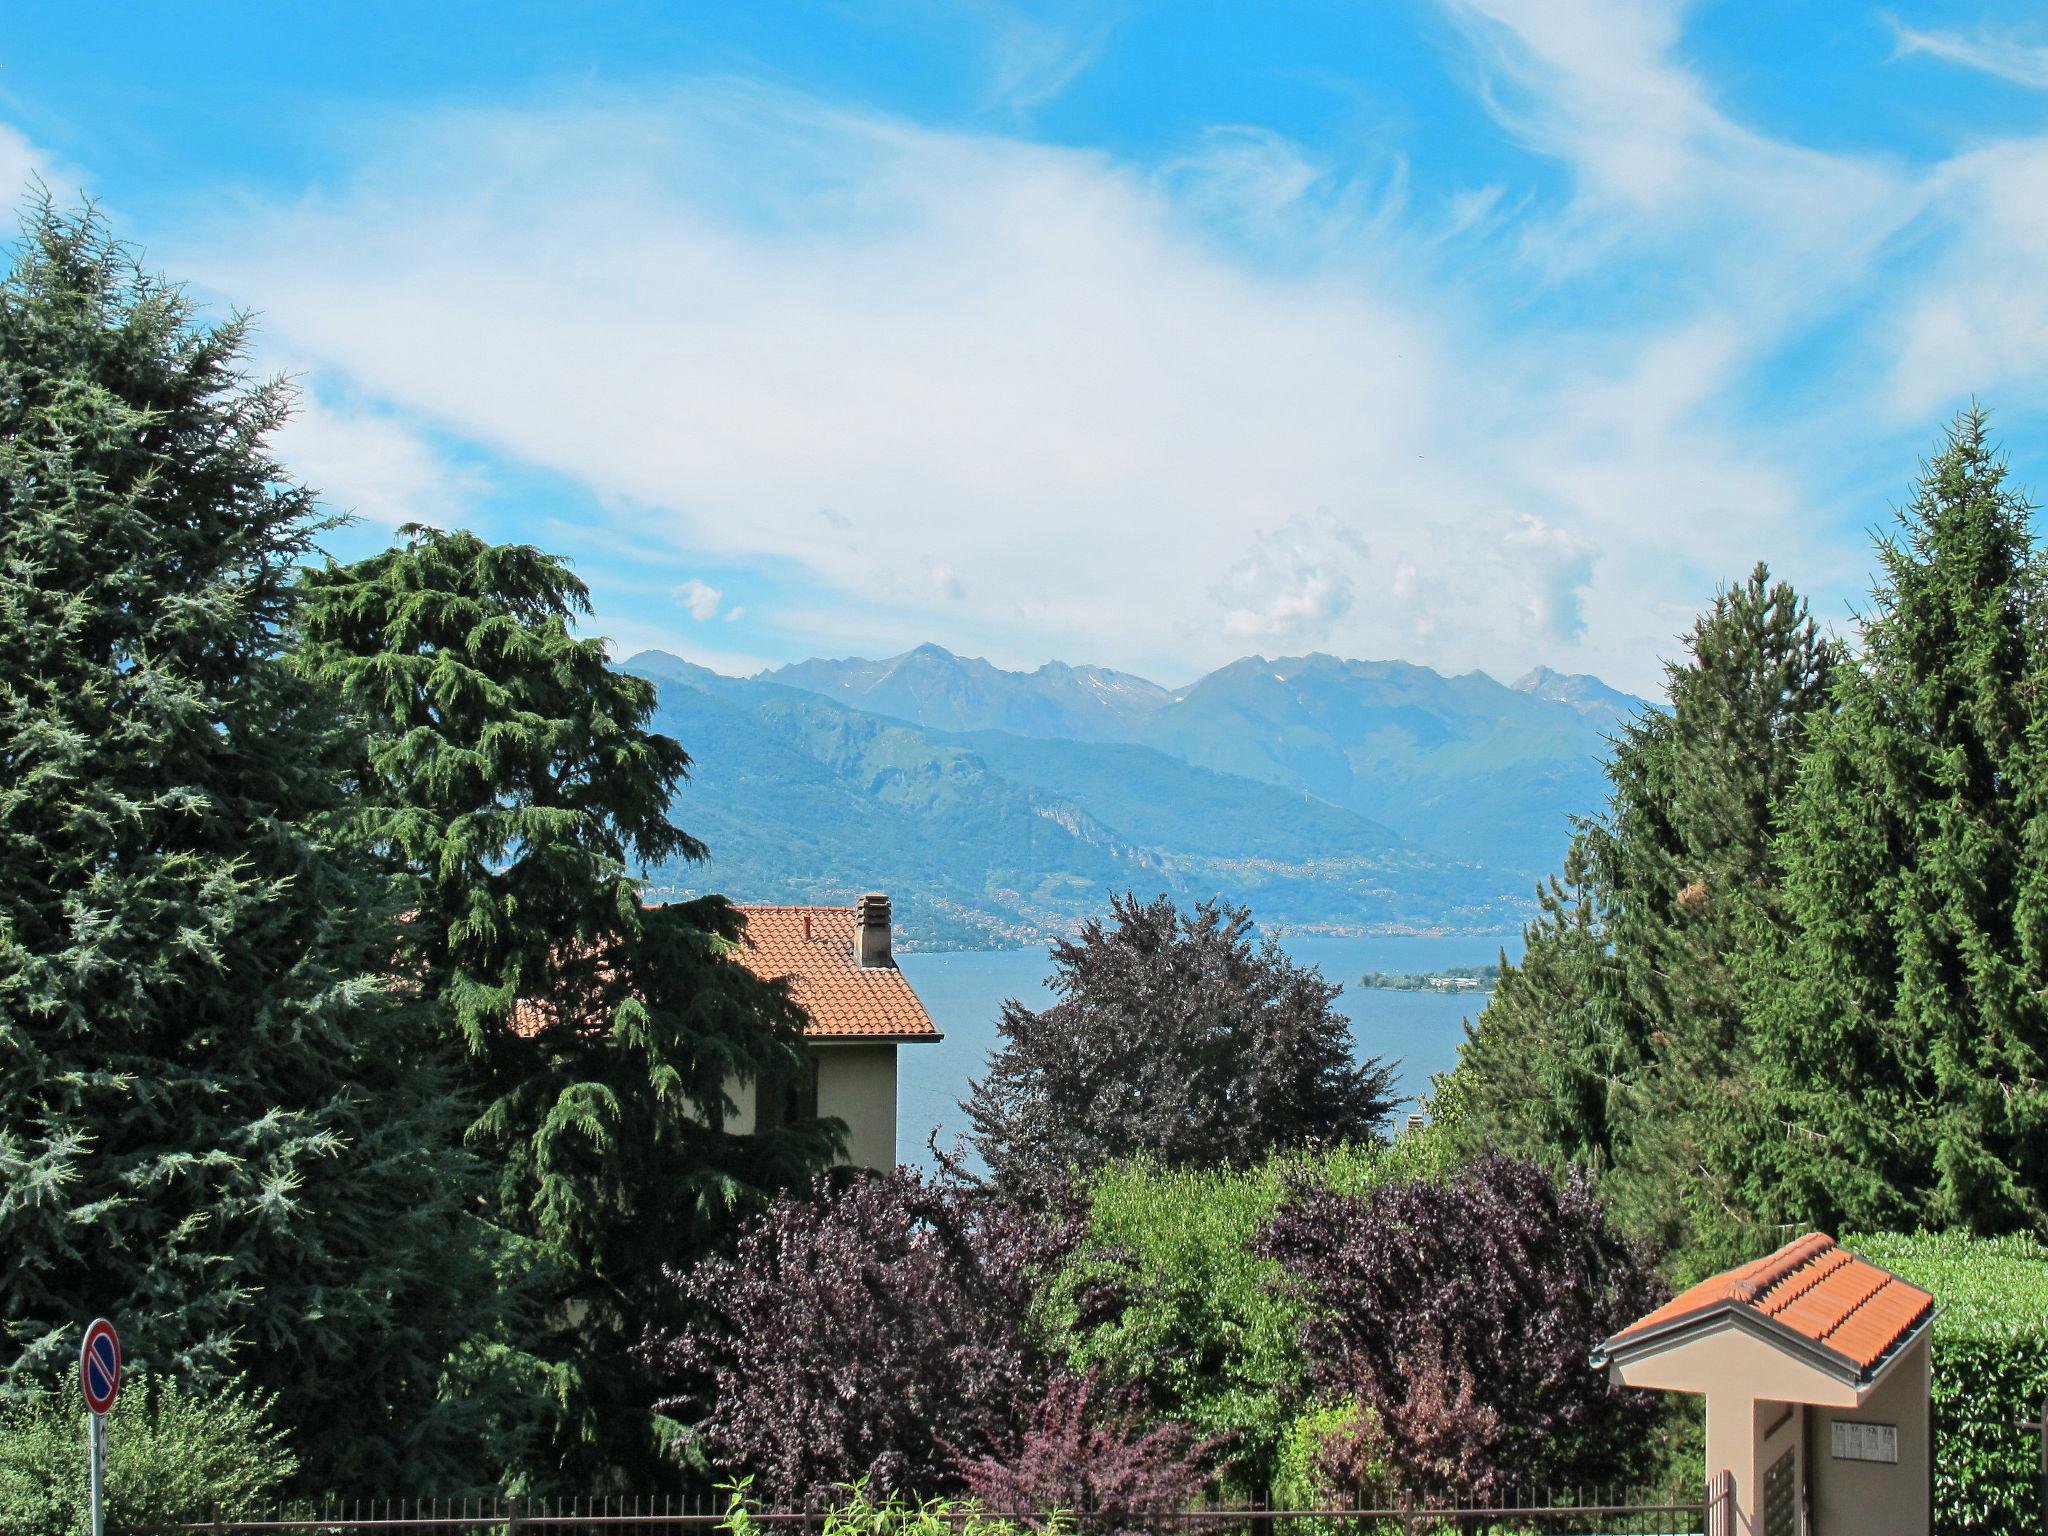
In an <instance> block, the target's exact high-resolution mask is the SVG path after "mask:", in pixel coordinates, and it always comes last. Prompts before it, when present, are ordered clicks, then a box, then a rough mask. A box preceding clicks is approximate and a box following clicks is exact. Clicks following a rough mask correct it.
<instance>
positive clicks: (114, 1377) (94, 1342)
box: [78, 1317, 121, 1413]
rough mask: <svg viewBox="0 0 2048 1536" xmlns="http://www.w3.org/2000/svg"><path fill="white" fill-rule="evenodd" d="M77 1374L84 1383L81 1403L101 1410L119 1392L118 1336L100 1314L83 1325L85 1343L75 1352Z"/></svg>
mask: <svg viewBox="0 0 2048 1536" xmlns="http://www.w3.org/2000/svg"><path fill="white" fill-rule="evenodd" d="M78 1375H79V1379H80V1380H81V1381H83V1382H84V1384H85V1406H86V1407H88V1408H90V1409H91V1410H92V1411H93V1412H94V1413H105V1412H106V1411H107V1410H108V1409H109V1408H111V1407H113V1406H114V1399H115V1398H116V1397H118V1396H119V1395H120V1392H121V1336H120V1335H119V1334H117V1333H115V1332H114V1325H113V1324H112V1323H110V1322H108V1321H107V1320H106V1319H105V1318H104V1317H96V1318H94V1319H93V1320H92V1321H91V1322H89V1323H87V1324H86V1325H85V1343H84V1344H83V1345H81V1346H80V1347H79V1351H78Z"/></svg>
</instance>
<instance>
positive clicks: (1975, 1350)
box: [1843, 1232, 2048, 1536]
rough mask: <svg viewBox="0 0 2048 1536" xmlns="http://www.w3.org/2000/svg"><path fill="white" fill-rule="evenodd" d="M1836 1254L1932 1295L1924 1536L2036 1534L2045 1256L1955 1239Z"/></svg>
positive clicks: (2017, 1245)
mask: <svg viewBox="0 0 2048 1536" xmlns="http://www.w3.org/2000/svg"><path fill="white" fill-rule="evenodd" d="M1843 1243H1844V1245H1845V1246H1847V1247H1849V1248H1850V1249H1852V1250H1854V1251H1855V1252H1857V1253H1860V1254H1862V1255H1863V1256H1864V1257H1865V1258H1867V1259H1869V1260H1870V1261H1871V1262H1872V1263H1873V1264H1880V1265H1882V1266H1884V1268H1886V1269H1889V1270H1891V1271H1892V1272H1893V1273H1894V1274H1897V1275H1899V1276H1901V1277H1902V1278H1904V1279H1907V1280H1910V1281H1912V1282H1913V1283H1914V1284H1915V1285H1917V1286H1920V1287H1922V1288H1923V1289H1925V1290H1928V1291H1931V1292H1932V1293H1933V1294H1934V1301H1935V1305H1936V1306H1938V1307H1939V1308H1940V1309H1941V1311H1940V1313H1939V1314H1938V1315H1937V1317H1936V1318H1935V1322H1934V1344H1933V1350H1934V1354H1933V1375H1934V1383H1933V1386H1934V1437H1935V1439H1934V1443H1935V1457H1934V1529H1935V1532H1936V1536H1965V1533H1968V1536H2033V1533H2035V1532H2038V1531H2039V1530H2040V1529H2041V1498H2042V1488H2041V1440H2040V1435H2039V1432H2038V1431H2030V1430H2028V1429H2026V1428H2023V1427H2022V1426H2023V1425H2024V1424H2025V1423H2026V1422H2028V1421H2032V1422H2033V1423H2036V1424H2038V1423H2039V1422H2040V1418H2041V1413H2042V1411H2043V1408H2044V1407H2048V1402H2044V1399H2048V1248H2044V1247H2042V1246H2041V1244H2039V1243H2037V1242H2035V1241H2034V1240H2033V1239H2031V1238H2027V1237H2021V1236H2010V1237H2000V1238H1973V1237H1969V1236H1967V1235H1965V1234H1963V1233H1960V1232H1944V1233H1928V1234H1922V1235H1919V1236H1912V1237H1902V1236H1899V1235H1897V1234H1895V1233H1880V1234H1878V1235H1877V1236H1874V1237H1849V1238H1844V1239H1843Z"/></svg>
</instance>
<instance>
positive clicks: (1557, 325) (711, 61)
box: [0, 0, 2048, 690]
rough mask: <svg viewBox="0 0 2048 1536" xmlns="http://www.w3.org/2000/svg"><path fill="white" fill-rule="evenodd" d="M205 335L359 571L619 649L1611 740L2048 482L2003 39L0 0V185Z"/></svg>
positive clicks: (1247, 8) (1655, 15)
mask: <svg viewBox="0 0 2048 1536" xmlns="http://www.w3.org/2000/svg"><path fill="white" fill-rule="evenodd" d="M31 174H40V175H41V176H42V177H43V178H44V179H45V180H46V181H48V182H49V183H50V184H51V185H52V186H53V187H54V188H56V189H58V191H59V193H60V195H64V196H71V195H76V194H79V193H85V194H89V195H91V196H93V197H95V198H97V199H98V200H99V201H100V202H101V204H102V205H103V207H104V208H105V210H106V211H107V213H108V215H109V216H110V218H111V219H112V221H113V222H114V224H115V225H116V226H117V228H118V229H119V230H120V231H121V232H122V233H123V234H124V235H125V236H126V237H128V238H129V239H131V240H132V241H134V242H135V243H136V244H138V245H139V246H141V247H142V248H143V249H144V251H145V252H146V255H147V258H148V260H149V261H150V263H151V264H152V265H154V266H156V267H158V268H160V269H162V270H165V271H167V272H169V273H170V274H172V275H173V276H176V277H179V278H182V279H184V280H187V281H188V282H190V283H191V284H192V285H193V287H194V288H195V290H196V291H197V292H198V293H200V294H201V295H203V296H204V297H205V298H206V299H207V300H208V301H209V302H210V303H212V304H214V305H216V306H218V307H219V308H221V309H223V310H225V309H226V308H228V307H230V306H240V307H245V308H249V309H253V310H255V311H257V312H258V313H259V314H260V317H261V327H262V330H261V340H260V347H261V358H260V361H261V364H262V366H264V367H266V368H275V369H281V370H285V371H288V372H290V373H292V374H293V375H295V376H296V377H297V378H298V379H299V380H300V381H301V383H302V386H303V389H304V401H303V406H302V410H301V413H300V416H299V418H298V420H297V421H296V422H295V423H294V424H293V425H292V426H291V427H290V428H289V429H288V430H287V433H286V435H285V438H284V440H283V443H282V448H283V451H284V452H285V454H286V456H287V457H288V459H289V461H290V462H291V463H292V465H293V466H294V468H295V470H297V471H298V472H299V473H300V474H301V475H302V476H303V477H304V478H305V479H306V480H308V481H309V482H310V483H312V484H315V485H317V486H319V487H320V488H321V489H322V490H323V492H324V494H325V495H326V497H327V498H328V500H329V502H330V503H331V504H332V505H333V506H335V507H336V508H339V509H348V510H353V511H354V512H356V513H357V514H358V515H359V517H360V518H361V519H362V521H361V523H360V524H359V525H358V526H357V527H356V528H354V529H352V530H350V531H349V532H347V533H345V534H343V535H341V536H340V537H339V538H338V539H337V541H336V545H335V547H336V551H337V552H338V553H340V554H343V555H351V554H355V553H358V552H361V551H365V550H368V549H370V548H374V547H377V546H378V545H380V544H381V543H382V542H384V541H385V540H386V539H388V537H389V532H390V529H391V528H392V527H394V526H396V525H397V524H398V523H400V522H403V521H406V520H408V519H413V518H417V519H421V520H425V521H430V522H435V523H439V524H443V525H457V524H464V525H468V526H472V527H476V528H478V529H479V530H480V531H482V532H484V533H486V534H487V535H489V536H491V537H494V538H499V539H523V540H530V541H532V542H535V543H539V544H542V545H544V546H546V547H548V548H551V549H554V550H556V551H559V552H561V553H564V554H566V555H569V556H571V557H572V558H573V559H574V560H575V562H576V564H577V567H578V569H579V570H580V571H581V572H582V574H583V575H584V577H585V579H586V580H587V581H588V582H589V583H590V585H591V587H592V589H593V593H594V596H595V598H596V602H597V608H598V612H597V616H596V624H597V627H598V628H599V629H600V630H601V631H602V632H604V633H606V634H608V635H611V636H613V637H614V639H615V640H616V642H617V643H618V645H619V646H620V648H621V649H622V650H626V651H630V650H634V649H638V648H640V647H642V646H648V645H660V646H663V647H665V648H667V649H670V650H674V651H677V652H679V653H680V654H683V655H685V656H689V657H692V658H695V659H698V660H701V661H704V662H706V663H707V664H710V665H713V666H717V667H720V668H721V669H724V670H729V671H746V670H752V669H754V668H756V667H758V666H761V665H764V664H771V663H775V662H780V661H784V660H789V659H793V658H797V657H802V656H807V655H814V654H827V655H846V654H868V655H876V654H886V653H890V652H893V651H896V650H901V649H905V648H907V647H909V646H910V645H912V644H915V643H917V642H919V641H922V640H928V639H929V640H937V641H939V642H940V643H942V644H945V645H947V646H950V647H952V648H953V649H955V650H959V651H963V652H967V653H970V654H982V655H987V656H988V657H990V658H991V659H992V660H995V661H997V662H999V663H1001V664H1004V665H1035V664H1037V663H1038V662H1040V661H1044V660H1047V659H1050V658H1059V659H1062V660H1066V661H1075V662H1078V661H1096V662H1102V663H1106V664H1110V665H1115V666H1122V667H1127V668H1130V669H1133V670H1137V671H1141V672H1144V673H1146V674H1148V675H1151V676H1154V677H1157V678H1158V679H1160V680H1161V681H1165V682H1168V683H1178V682H1183V681H1186V680H1188V679H1190V678H1192V677H1193V676H1195V675H1196V674H1198V673H1199V672H1201V671H1204V670H1206V669H1208V668H1210V667H1212V666H1215V665H1217V664H1219V663H1221V662H1223V661H1225V660H1228V659H1230V658H1232V657H1235V656H1238V655H1242V654H1245V653H1248V652H1260V653H1264V654H1267V655H1278V654H1284V653H1293V652H1299V651H1303V650H1309V649H1321V650H1329V651H1335V652H1339V653H1341V654H1346V655H1354V656H1366V657H1385V656H1401V657H1405V658H1407V659H1410V660H1415V661H1420V662H1425V663H1428V664H1430V665H1434V666H1437V667H1440V668H1443V669H1445V670H1464V669H1466V668H1471V667H1483V668H1485V669H1486V670H1488V671H1490V672H1493V673H1494V674H1495V675H1496V676H1504V677H1505V676H1512V675H1513V674H1515V673H1517V672H1520V671H1522V670H1524V669H1525V668H1527V667H1528V666H1530V665H1533V664H1535V663H1537V662H1546V663H1548V664H1550V665H1553V666H1558V667H1561V668H1567V669H1571V670H1591V671H1596V672H1598V673H1600V674H1601V675H1603V676H1605V677H1607V678H1608V679H1609V680H1610V681H1613V682H1616V683H1619V684H1622V685H1624V686H1629V687H1633V688H1637V689H1642V690H1649V689H1653V688H1654V687H1655V685H1656V679H1657V676H1658V658H1659V657H1660V656H1663V655H1668V654H1669V653H1670V652H1671V650H1672V637H1673V636H1674V635H1676V634H1677V633H1678V632H1679V631H1681V630H1682V629H1683V628H1684V627H1685V626H1686V625H1687V623H1688V622H1689V621H1690V618H1691V616H1692V614H1693V613H1694V612H1695V611H1696V610H1697V609H1698V608H1699V607H1700V606H1701V605H1702V604H1703V603H1705V602H1706V601H1708V600H1709V599H1710V598H1711V596H1712V593H1713V591H1714V588H1715V587H1716V585H1717V584H1719V583H1721V582H1724V581H1727V580H1729V579H1732V578H1734V577H1737V576H1739V575H1741V574H1743V573H1744V572H1746V570H1747V569H1748V567H1749V566H1750V565H1751V564H1752V563H1753V562H1754V561H1756V560H1757V559H1760V558H1761V559H1767V560H1768V561H1769V562H1770V563H1771V564H1772V566H1773V567H1774V568H1775V569H1776V570H1778V571H1779V572H1780V573H1781V574H1784V575H1787V576H1789V577H1791V578H1792V579H1793V580H1794V581H1795V582H1797V583H1798V584H1799V585H1800V586H1801V587H1802V588H1803V589H1805V590H1807V591H1808V592H1809V593H1810V594H1811V595H1812V597H1813V600H1814V605H1815V608H1816V611H1817V612H1819V613H1820V614H1821V615H1822V616H1823V617H1825V618H1827V619H1829V620H1831V621H1836V622H1840V621H1842V620H1844V619H1845V618H1846V616H1847V615H1848V614H1849V613H1850V612H1851V610H1852V609H1853V607H1854V606H1855V605H1856V604H1857V602H1858V601H1859V599H1860V597H1861V595H1862V594H1863V593H1864V591H1865V590H1866V589H1867V586H1868V581H1869V573H1870V569H1871V565H1872V561H1871V557H1870V545H1869V530H1870V529H1871V528H1872V527H1874V526H1876V525H1878V524H1880V523H1882V522H1883V521H1885V520H1886V519H1887V518H1888V517H1889V515H1890V510H1889V509H1890V508H1891V506H1892V505H1893V504H1894V503H1896V502H1897V501H1898V500H1899V499H1901V498H1902V497H1903V496H1904V495H1905V494H1906V493H1907V491H1908V490H1909V488H1910V483H1911V480H1912V477H1913V474H1914V471H1915V468H1916V464H1917V462H1918V460H1919V459H1920V457H1922V456H1923V455H1924V454H1925V453H1927V452H1928V451H1929V450H1930V449H1931V448H1932V446H1933V445H1934V443H1935V441H1936V439H1937V436H1938V433H1939V429H1940V427H1941V425H1942V423H1943V422H1944V421H1945V420H1947V419H1948V418H1949V417H1950V416H1951V415H1952V414H1953V413H1954V411H1955V410H1956V409H1957V408H1958V407H1959V406H1960V405H1962V404H1963V403H1965V402H1967V401H1968V400H1969V399H1970V398H1971V396H1972V395H1973V394H1974V395H1976V396H1977V397H1979V398H1981V399H1982V400H1984V401H1985V402H1986V403H1987V404H1988V405H1990V406H1991V407H1992V408H1993V409H1994V411H1995V413H1996V419H1997V421H1998V423H1999V426H2000V429H2001V432H2002V435H2003V437H2004V440H2005V442H2006V445H2007V447H2008V449H2009V451H2010V453H2011V457H2012V460H2013V463H2014V468H2015V472H2016V473H2017V475H2018V476H2019V478H2020V479H2021V481H2022V482H2023V483H2025V484H2028V485H2038V484H2041V483H2043V481H2044V480H2048V407H2044V404H2043V398H2042V387H2043V383H2044V380H2048V17H2044V16H2043V15H2042V13H2041V11H2040V8H2039V7H2038V5H2027V6H2022V5H2002V6H2001V5H1990V6H1981V5H1980V6H1936V5H1922V4H1901V5H1899V6H1898V7H1897V8H1896V9H1889V10H1886V9H1866V8H1863V7H1860V6H1858V5H1855V4H1844V3H1830V4H1818V3H1816V4H1803V3H1774V4H1770V5H1756V4H1734V3H1721V4H1698V5H1692V6H1681V5H1666V4H1660V3H1657V0H1631V3H1613V0H1441V3H1422V0H1415V3H1408V0H1351V3H1347V4H1336V3H1330V4H1311V3H1283V0H1272V3H1265V4H1257V5H1253V4H1246V3H1240V4H1232V5H1222V4H1210V3H1194V0H1181V3H1164V4H1125V5H1084V4H1073V5H1052V6H1011V5H1004V4H996V3H954V4H939V3H909V4H883V3H850V4H844V5H815V6H800V5H796V4H787V5H774V6H714V5H707V4H693V5H679V4H678V5H651V4H648V5H635V4H607V5H597V4H561V5H552V6H540V5H518V4H504V3H499V4H493V5H490V6H483V5H466V4H441V5H435V6H420V5H417V4H413V5H380V4H352V5H349V6H345V7H330V8H325V9H324V10H323V9H319V8H314V7H289V6H277V5H274V4H248V5H229V4H215V5H200V6H169V5H164V6H131V5H125V4H124V5H101V4H93V3H78V0H73V3H68V4H45V3H39V0H16V3H14V4H12V5H10V6H9V8H8V25H7V27H6V28H5V30H4V35H0V182H4V183H5V184H7V185H13V186H22V185H25V184H26V182H27V179H28V178H29V176H30V175H31Z"/></svg>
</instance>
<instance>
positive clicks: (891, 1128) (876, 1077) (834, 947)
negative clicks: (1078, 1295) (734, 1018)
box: [728, 894, 941, 1169]
mask: <svg viewBox="0 0 2048 1536" xmlns="http://www.w3.org/2000/svg"><path fill="white" fill-rule="evenodd" d="M740 911H742V912H744V913H745V914H746V918H747V931H746V936H745V937H744V939H742V941H741V943H740V948H739V953H738V957H737V958H738V959H739V961H740V963H741V964H743V965H745V966H746V967H747V968H748V969H749V970H751V971H753V972H754V973H755V974H756V975H757V976H763V977H767V978H770V979H780V978H787V979H788V981H789V984H790V990H791V992H792V993H793V994H794V995H795V997H796V1000H797V1001H798V1002H799V1003H801V1004H802V1005H803V1007H804V1011H805V1012H806V1013H807V1014H809V1015H810V1024H809V1026H808V1027H807V1028H806V1029H805V1031H804V1044H805V1046H806V1047H807V1048H808V1049H809V1052H810V1057H811V1084H810V1089H809V1092H808V1094H807V1095H806V1096H805V1097H806V1102H804V1103H803V1104H801V1105H799V1106H796V1107H797V1108H798V1109H799V1110H800V1111H801V1112H815V1113H817V1114H819V1115H823V1116H828V1117H836V1118H837V1119H840V1120H843V1121H844V1122H845V1123H846V1131H847V1136H846V1153H847V1161H848V1162H850V1163H852V1164H853V1165H855V1166H856V1167H867V1168H882V1169H888V1168H894V1167H895V1166H896V1051H897V1047H899V1046H904V1045H924V1044H929V1043H931V1042H934V1041H936V1040H938V1039H940V1038H941V1036H940V1034H939V1031H938V1030H937V1029H936V1028H935V1027H934V1026H933V1024H932V1021H931V1016H930V1015H929V1014H927V1013H926V1012H925V1010H924V1004H923V1003H921V1002H919V1001H918V998H917V994H916V993H915V992H914V991H912V990H911V987H910V983H909V981H907V980H906V979H905V978H904V975H903V973H902V972H901V971H900V970H898V969H897V968H896V957H895V950H894V944H893V941H892V938H891V933H890V915H889V898H888V897H887V896H883V895H878V894H871V895H867V896H863V897H861V899H860V901H859V903H858V904H857V905H855V906H851V907H773V906H746V905H742V906H741V907H740ZM729 1091H730V1092H731V1095H732V1098H733V1101H734V1103H735V1104H737V1105H738V1107H739V1112H740V1113H739V1117H738V1119H737V1120H734V1121H731V1122H728V1123H729V1124H731V1125H732V1127H733V1128H734V1129H735V1130H738V1131H741V1132H746V1131H750V1130H752V1129H753V1127H754V1126H755V1124H756V1123H758V1122H757V1110H758V1105H757V1104H756V1103H755V1094H754V1085H753V1084H751V1083H742V1084H735V1085H733V1087H732V1089H731V1090H729Z"/></svg>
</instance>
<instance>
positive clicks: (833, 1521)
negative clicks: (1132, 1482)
mask: <svg viewBox="0 0 2048 1536" xmlns="http://www.w3.org/2000/svg"><path fill="white" fill-rule="evenodd" d="M725 1491H726V1493H727V1494H728V1495H729V1498H728V1501H727V1504H726V1510H725V1519H724V1521H723V1522H721V1523H720V1525H719V1529H720V1530H722V1531H725V1532H727V1533H728V1536H773V1533H775V1532H777V1531H779V1530H781V1529H782V1527H780V1526H771V1525H766V1524H764V1523H763V1522H761V1521H759V1520H757V1519H755V1518H754V1512H753V1509H752V1507H751V1506H750V1505H749V1504H748V1502H747V1500H748V1497H749V1495H750V1494H751V1493H752V1492H753V1479H752V1478H743V1479H741V1480H740V1481H739V1482H736V1483H728V1484H726V1485H725ZM1068 1529H1069V1527H1067V1526H1065V1525H1064V1524H1062V1523H1060V1522H1057V1521H1055V1522H1048V1524H1047V1525H1046V1526H1045V1528H1044V1531H1043V1532H1042V1533H1041V1536H1065V1533H1066V1531H1067V1530H1068ZM820 1536H1021V1533H1020V1532H1019V1530H1018V1527H1017V1525H1016V1523H1015V1522H1014V1521H1010V1520H1003V1519H998V1518H996V1517H993V1516H990V1515H986V1514H984V1513H983V1512H982V1510H981V1506H980V1505H979V1504H976V1503H975V1502H973V1501H972V1500H955V1499H927V1500H925V1501H924V1502H923V1503H921V1504H913V1503H911V1502H909V1501H908V1500H906V1499H905V1498H904V1497H903V1495H902V1494H900V1493H892V1494H890V1495H888V1496H887V1497H886V1498H884V1499H882V1500H881V1501H879V1502H877V1501H876V1500H875V1499H874V1498H873V1496H872V1495H870V1494H869V1492H868V1485H867V1481H866V1480H865V1479H862V1480H861V1481H859V1482H856V1483H855V1484H854V1485H853V1486H852V1487H851V1488H850V1489H848V1490H847V1491H846V1496H845V1499H844V1501H843V1502H841V1503H840V1504H838V1505H836V1506H835V1507H833V1508H832V1509H829V1510H827V1511H826V1512H825V1514H824V1517H823V1521H822V1523H821V1532H820Z"/></svg>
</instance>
